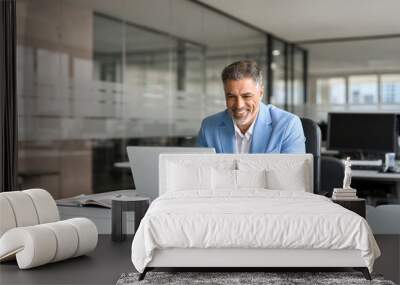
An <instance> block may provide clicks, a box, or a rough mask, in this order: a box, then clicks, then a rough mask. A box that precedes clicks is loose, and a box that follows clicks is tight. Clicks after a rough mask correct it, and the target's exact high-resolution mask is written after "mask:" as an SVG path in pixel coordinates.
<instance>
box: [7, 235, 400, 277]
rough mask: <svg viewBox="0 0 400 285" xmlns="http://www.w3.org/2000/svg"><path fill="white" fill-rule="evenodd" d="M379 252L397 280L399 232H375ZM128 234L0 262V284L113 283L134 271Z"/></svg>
mask: <svg viewBox="0 0 400 285" xmlns="http://www.w3.org/2000/svg"><path fill="white" fill-rule="evenodd" d="M375 238H376V240H377V242H378V244H379V247H380V249H381V251H382V256H381V257H380V258H379V259H378V260H377V261H376V263H375V268H374V272H376V273H381V274H383V275H384V276H385V278H386V279H389V280H392V281H394V282H395V283H397V284H398V283H399V282H400V235H377V236H375ZM131 243H132V238H129V239H127V240H126V241H124V242H121V243H116V242H112V241H111V237H110V236H108V235H100V236H99V243H98V245H97V248H96V250H95V251H94V252H92V253H91V254H89V255H88V256H81V257H77V258H74V259H69V260H65V261H61V262H58V263H53V264H48V265H45V266H42V267H38V268H34V269H29V270H19V269H18V266H17V265H16V262H8V263H3V264H1V265H0V284H1V285H9V284H38V285H39V284H115V283H116V281H117V280H118V278H119V276H120V275H121V274H122V273H124V272H132V271H134V267H133V265H132V262H131V258H130V249H131Z"/></svg>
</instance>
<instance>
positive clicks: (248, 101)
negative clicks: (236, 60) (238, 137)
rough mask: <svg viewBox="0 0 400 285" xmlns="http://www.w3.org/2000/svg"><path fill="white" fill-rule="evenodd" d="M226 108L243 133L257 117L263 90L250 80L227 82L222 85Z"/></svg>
mask: <svg viewBox="0 0 400 285" xmlns="http://www.w3.org/2000/svg"><path fill="white" fill-rule="evenodd" d="M224 90H225V100H226V108H227V109H228V112H229V113H230V114H231V116H232V118H233V119H234V120H235V122H236V125H237V126H238V127H239V129H240V130H241V131H242V133H245V132H246V131H247V130H248V128H249V127H250V126H251V124H252V123H253V122H254V120H255V119H256V117H257V114H258V111H259V110H260V101H261V98H262V96H263V88H262V86H260V85H257V84H256V83H255V81H254V80H253V79H252V78H244V79H240V80H228V81H226V83H225V84H224Z"/></svg>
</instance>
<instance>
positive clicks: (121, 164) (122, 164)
mask: <svg viewBox="0 0 400 285" xmlns="http://www.w3.org/2000/svg"><path fill="white" fill-rule="evenodd" d="M114 167H117V168H131V165H130V164H129V161H122V162H115V163H114Z"/></svg>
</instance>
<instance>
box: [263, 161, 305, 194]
mask: <svg viewBox="0 0 400 285" xmlns="http://www.w3.org/2000/svg"><path fill="white" fill-rule="evenodd" d="M308 171H309V170H308V165H307V163H306V162H305V161H302V162H300V163H298V162H296V163H292V164H291V165H290V168H289V169H288V170H286V171H282V169H273V168H270V169H267V172H266V173H267V182H268V183H267V188H268V189H273V190H290V191H303V192H306V189H307V185H308V184H309V183H308V179H309V172H308Z"/></svg>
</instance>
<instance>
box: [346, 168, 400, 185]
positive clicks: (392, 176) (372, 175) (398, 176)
mask: <svg viewBox="0 0 400 285" xmlns="http://www.w3.org/2000/svg"><path fill="white" fill-rule="evenodd" d="M351 173H352V177H353V178H354V179H360V180H381V181H382V180H385V181H394V182H396V181H400V173H383V172H378V171H375V170H352V172H351Z"/></svg>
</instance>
